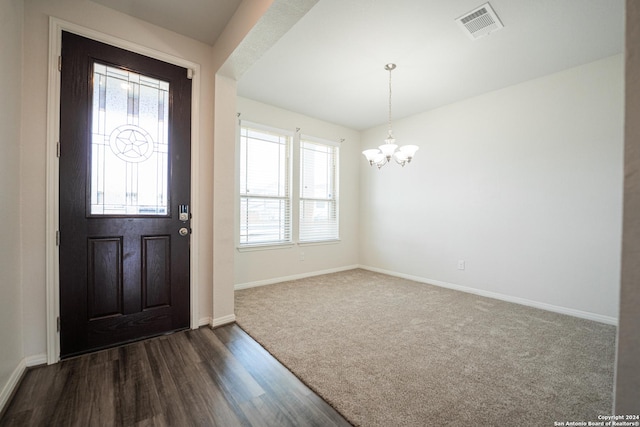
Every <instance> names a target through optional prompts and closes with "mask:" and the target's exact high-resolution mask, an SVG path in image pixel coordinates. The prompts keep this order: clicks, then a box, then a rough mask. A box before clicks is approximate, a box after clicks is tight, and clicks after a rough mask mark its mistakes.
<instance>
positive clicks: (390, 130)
mask: <svg viewBox="0 0 640 427" xmlns="http://www.w3.org/2000/svg"><path fill="white" fill-rule="evenodd" d="M388 69H389V135H391V133H392V129H391V71H393V68H391V67H389V68H388Z"/></svg>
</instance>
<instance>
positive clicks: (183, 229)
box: [178, 227, 189, 237]
mask: <svg viewBox="0 0 640 427" xmlns="http://www.w3.org/2000/svg"><path fill="white" fill-rule="evenodd" d="M178 233H180V235H181V236H182V237H184V236H186V235H187V234H189V229H188V228H187V227H182V228H181V229H180V230H179V231H178Z"/></svg>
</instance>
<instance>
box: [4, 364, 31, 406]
mask: <svg viewBox="0 0 640 427" xmlns="http://www.w3.org/2000/svg"><path fill="white" fill-rule="evenodd" d="M26 370H27V364H26V363H25V359H22V360H21V361H20V363H18V366H16V368H15V369H14V370H13V372H12V373H11V375H10V376H9V380H8V381H7V383H6V384H5V385H4V387H2V391H1V392H0V414H2V412H3V411H4V409H5V406H6V405H7V404H8V403H9V399H10V398H11V396H12V395H13V392H14V391H15V390H16V388H17V387H18V385H19V384H20V379H21V378H22V375H24V372H25V371H26Z"/></svg>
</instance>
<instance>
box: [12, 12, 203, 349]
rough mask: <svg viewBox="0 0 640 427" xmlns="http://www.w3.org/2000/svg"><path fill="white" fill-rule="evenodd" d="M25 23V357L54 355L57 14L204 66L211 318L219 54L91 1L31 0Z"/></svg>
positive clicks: (200, 208)
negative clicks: (52, 122)
mask: <svg viewBox="0 0 640 427" xmlns="http://www.w3.org/2000/svg"><path fill="white" fill-rule="evenodd" d="M24 7H25V20H24V52H27V53H28V54H27V55H25V61H24V73H23V74H24V77H23V78H24V82H25V84H24V98H23V108H22V111H23V117H24V118H25V120H24V126H23V134H22V153H23V157H22V162H21V166H22V168H21V169H22V173H21V182H22V212H23V215H22V217H23V224H24V230H23V245H22V252H21V253H22V259H23V268H22V277H23V283H24V299H25V302H26V303H25V304H24V324H25V354H26V355H28V356H30V355H38V354H44V353H45V352H46V318H45V315H46V310H45V299H46V293H45V187H46V186H45V179H46V177H45V164H46V162H45V160H46V158H45V154H46V153H45V144H46V117H47V116H46V114H47V112H46V103H47V95H46V94H47V69H48V64H47V58H48V43H49V42H48V38H49V37H48V32H49V15H51V16H54V17H57V18H60V19H63V20H65V21H68V22H71V23H74V24H78V25H81V26H84V27H87V28H91V29H94V30H97V31H100V32H102V33H104V34H108V35H112V36H115V37H118V38H121V39H124V40H128V41H131V42H135V43H137V44H139V45H142V46H145V47H148V48H151V49H154V50H157V51H160V52H163V53H166V54H170V55H173V56H175V57H178V58H183V59H185V60H188V61H191V62H194V63H198V64H200V65H201V86H200V96H201V102H200V114H201V121H200V127H199V129H198V130H199V136H200V149H201V151H200V153H194V156H193V158H194V160H195V159H199V160H200V159H202V160H203V161H206V159H209V163H208V164H204V165H202V164H201V165H200V172H201V175H200V179H199V185H200V189H201V192H200V193H201V200H197V201H194V204H195V205H196V206H197V208H196V209H197V211H195V212H194V216H195V215H198V216H199V219H200V224H201V227H200V232H201V233H202V232H207V233H208V234H207V235H200V236H199V242H200V247H199V248H195V249H194V250H198V251H199V255H200V259H201V260H202V261H201V263H200V270H201V271H200V272H199V274H200V277H201V278H202V279H201V281H200V283H199V288H198V292H199V297H200V298H199V316H200V317H210V316H211V315H212V307H211V297H212V290H211V287H212V285H211V280H212V277H213V273H212V266H211V262H210V260H211V259H212V258H213V252H212V245H211V238H212V236H211V231H212V226H211V222H212V219H211V218H212V206H213V201H212V191H211V182H212V180H213V173H212V168H211V159H213V126H212V125H211V118H212V117H213V90H214V89H213V87H214V73H215V70H213V69H212V62H213V49H212V47H211V46H208V45H206V44H203V43H200V42H197V41H195V40H192V39H189V38H186V37H183V36H180V35H177V34H175V33H172V32H170V31H167V30H164V29H162V28H159V27H156V26H153V25H151V24H148V23H145V22H143V21H140V20H137V19H134V18H132V17H129V16H127V15H124V14H121V13H119V12H116V11H114V10H111V9H108V8H106V7H103V6H101V5H98V4H96V3H93V2H91V1H87V0H26V1H25V2H24Z"/></svg>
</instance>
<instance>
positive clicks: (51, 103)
mask: <svg viewBox="0 0 640 427" xmlns="http://www.w3.org/2000/svg"><path fill="white" fill-rule="evenodd" d="M63 31H66V32H70V33H74V34H77V35H80V36H83V37H86V38H90V39H93V40H96V41H99V42H102V43H106V44H110V45H112V46H115V47H119V48H122V49H126V50H129V51H131V52H134V53H138V54H141V55H146V56H149V57H151V58H154V59H158V60H161V61H164V62H168V63H170V64H174V65H178V66H181V67H184V68H187V69H190V70H193V73H192V74H193V78H192V96H191V152H192V156H191V159H192V161H191V211H192V212H194V213H195V214H194V215H193V217H192V219H191V229H192V234H191V246H192V248H194V250H193V251H191V259H190V270H191V277H190V284H189V288H190V307H191V308H190V310H191V312H190V327H191V328H192V329H195V328H197V327H198V326H199V314H198V307H199V305H198V303H199V299H198V289H197V288H196V285H197V283H199V280H198V279H199V264H200V262H199V251H198V247H199V238H198V230H199V229H200V221H201V219H200V218H199V215H198V206H199V201H200V198H199V196H200V186H199V183H198V182H199V180H198V177H199V175H200V173H199V164H198V161H197V159H198V158H199V152H200V138H199V132H200V129H199V124H200V108H199V105H200V84H201V83H200V65H199V64H197V63H194V62H191V61H188V60H185V59H183V58H178V57H175V56H173V55H170V54H167V53H164V52H161V51H157V50H154V49H150V48H148V47H144V46H140V45H138V44H136V43H134V42H131V41H128V40H124V39H120V38H117V37H114V36H110V35H107V34H103V33H101V32H98V31H95V30H92V29H89V28H86V27H82V26H80V25H76V24H73V23H70V22H66V21H63V20H61V19H58V18H54V17H50V18H49V60H48V67H49V69H48V91H47V141H46V169H47V170H46V176H47V184H46V185H47V187H46V237H45V245H46V322H47V327H46V331H47V333H46V336H47V363H48V364H53V363H57V362H58V361H59V360H60V334H59V332H58V330H57V324H58V321H57V319H58V316H59V314H60V300H59V293H60V282H59V273H60V270H59V253H58V246H57V231H58V229H59V195H60V191H59V173H60V170H59V162H58V156H57V153H58V141H59V134H60V73H59V71H58V58H59V56H60V54H61V50H62V32H63Z"/></svg>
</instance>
